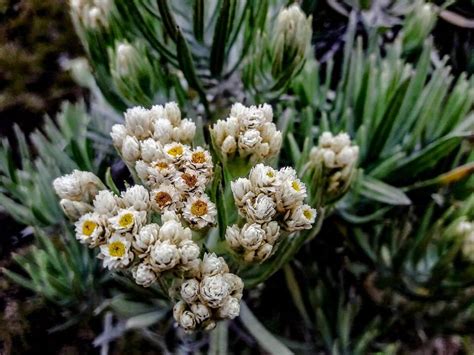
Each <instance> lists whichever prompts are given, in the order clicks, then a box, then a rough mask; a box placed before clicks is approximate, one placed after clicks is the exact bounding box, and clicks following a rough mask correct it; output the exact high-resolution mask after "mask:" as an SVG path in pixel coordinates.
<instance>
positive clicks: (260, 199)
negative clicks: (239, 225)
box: [241, 194, 276, 223]
mask: <svg viewBox="0 0 474 355" xmlns="http://www.w3.org/2000/svg"><path fill="white" fill-rule="evenodd" d="M241 212H242V214H243V216H244V217H246V218H248V219H250V220H251V221H254V222H257V223H265V222H270V221H271V220H272V218H273V217H274V216H275V214H276V204H275V201H274V200H273V198H271V197H269V196H267V195H264V194H259V195H258V196H257V197H256V198H253V199H248V200H247V202H246V204H245V205H244V206H243V208H242V209H241Z"/></svg>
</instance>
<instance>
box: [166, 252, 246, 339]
mask: <svg viewBox="0 0 474 355" xmlns="http://www.w3.org/2000/svg"><path fill="white" fill-rule="evenodd" d="M243 287H244V284H243V282H242V280H241V279H240V277H238V276H237V275H235V274H232V273H229V268H228V266H227V264H226V262H225V261H224V259H223V258H222V257H217V256H216V255H215V254H205V255H204V258H203V260H202V261H201V263H200V268H199V273H198V274H196V275H195V276H194V277H193V278H188V279H185V280H184V281H183V283H182V284H181V287H180V292H179V293H180V297H179V298H180V301H178V302H177V303H176V304H175V306H174V308H173V316H174V318H175V320H176V322H177V323H178V324H179V325H180V326H181V327H182V328H183V329H185V330H186V331H193V330H196V329H204V330H211V329H213V328H214V327H215V326H216V321H218V320H221V319H233V318H235V317H237V316H238V315H239V313H240V300H241V298H242V292H243Z"/></svg>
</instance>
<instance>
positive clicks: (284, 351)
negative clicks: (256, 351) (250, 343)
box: [240, 301, 293, 355]
mask: <svg viewBox="0 0 474 355" xmlns="http://www.w3.org/2000/svg"><path fill="white" fill-rule="evenodd" d="M240 321H241V322H242V324H243V325H244V326H245V327H246V328H247V330H248V331H249V332H250V334H252V336H253V337H254V338H255V340H257V342H258V344H259V345H260V346H261V347H262V348H263V349H264V350H265V351H267V352H269V353H270V354H278V355H290V354H293V352H292V351H291V350H290V349H288V348H287V347H286V346H285V345H284V344H283V343H282V342H281V341H280V340H278V339H277V338H275V336H274V335H273V334H272V333H270V332H269V331H268V330H267V329H266V328H265V327H264V326H263V324H262V323H260V321H259V320H258V319H257V317H255V316H254V315H253V313H252V311H250V309H249V308H248V306H247V305H246V304H245V302H244V301H242V302H241V303H240Z"/></svg>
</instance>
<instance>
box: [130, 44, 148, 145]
mask: <svg viewBox="0 0 474 355" xmlns="http://www.w3.org/2000/svg"><path fill="white" fill-rule="evenodd" d="M132 48H133V47H132ZM153 123H154V122H153V119H152V115H151V114H150V112H149V111H148V110H147V109H145V108H143V107H139V106H138V107H133V108H130V109H128V110H127V111H126V112H125V128H126V129H127V132H128V134H129V135H130V136H134V137H136V138H137V139H146V138H149V137H151V136H152V135H153V131H154V128H153Z"/></svg>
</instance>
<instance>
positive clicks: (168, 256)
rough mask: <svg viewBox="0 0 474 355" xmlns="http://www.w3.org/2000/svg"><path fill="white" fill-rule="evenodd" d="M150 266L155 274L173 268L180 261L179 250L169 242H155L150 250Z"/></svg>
mask: <svg viewBox="0 0 474 355" xmlns="http://www.w3.org/2000/svg"><path fill="white" fill-rule="evenodd" d="M149 260H150V264H151V265H152V267H153V270H155V271H156V272H162V271H166V270H169V269H172V268H173V267H175V266H176V265H177V264H178V263H179V261H180V255H179V250H178V248H177V246H176V245H175V244H172V243H171V242H170V241H168V240H165V241H157V242H156V243H155V244H154V245H153V246H152V248H151V250H150V259H149Z"/></svg>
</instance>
